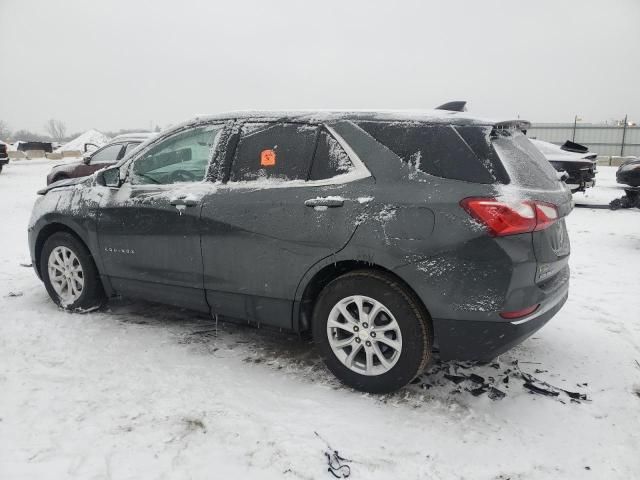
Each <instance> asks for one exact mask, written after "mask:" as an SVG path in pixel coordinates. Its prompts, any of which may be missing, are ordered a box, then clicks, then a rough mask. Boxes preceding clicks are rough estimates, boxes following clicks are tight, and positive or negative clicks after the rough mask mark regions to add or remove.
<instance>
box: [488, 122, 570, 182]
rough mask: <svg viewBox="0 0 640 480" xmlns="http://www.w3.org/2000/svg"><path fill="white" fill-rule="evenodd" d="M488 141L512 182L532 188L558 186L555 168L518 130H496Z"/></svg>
mask: <svg viewBox="0 0 640 480" xmlns="http://www.w3.org/2000/svg"><path fill="white" fill-rule="evenodd" d="M491 145H492V146H493V149H494V150H495V152H496V153H497V154H498V157H499V158H500V160H501V162H502V164H503V165H504V167H505V169H506V170H507V174H508V175H509V178H510V179H511V182H513V183H514V184H516V185H519V186H522V187H525V188H532V189H544V190H557V189H558V178H557V175H556V170H555V169H554V168H553V166H552V165H551V163H549V162H548V161H547V159H546V158H545V156H544V155H543V154H542V153H541V152H540V150H538V149H537V148H536V147H535V145H533V143H531V141H530V140H529V139H528V138H527V137H526V136H525V135H524V134H523V133H522V132H520V131H517V130H497V131H495V133H494V134H493V135H492V140H491Z"/></svg>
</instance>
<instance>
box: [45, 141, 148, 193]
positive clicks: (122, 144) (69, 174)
mask: <svg viewBox="0 0 640 480" xmlns="http://www.w3.org/2000/svg"><path fill="white" fill-rule="evenodd" d="M154 135H155V134H154V133H127V134H124V135H118V136H117V137H115V138H114V139H113V140H111V141H110V142H109V143H107V144H106V145H104V146H103V147H100V148H98V149H97V150H95V151H93V152H91V153H86V154H85V155H84V157H83V158H82V160H81V161H79V162H70V163H61V164H60V165H56V166H54V167H53V168H52V169H51V172H49V175H47V185H49V184H50V183H54V182H58V181H60V180H67V179H69V178H78V177H86V176H88V175H91V174H92V173H93V172H95V171H96V170H100V169H101V168H104V167H108V166H110V165H113V164H114V163H116V162H117V161H118V160H121V159H123V158H124V157H125V156H126V155H128V154H129V153H131V151H132V150H133V149H135V148H136V147H137V146H138V145H140V144H141V143H142V142H144V141H146V140H148V139H150V138H152V137H153V136H154Z"/></svg>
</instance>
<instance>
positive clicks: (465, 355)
mask: <svg viewBox="0 0 640 480" xmlns="http://www.w3.org/2000/svg"><path fill="white" fill-rule="evenodd" d="M568 294H569V282H566V283H565V284H564V285H563V286H562V288H561V289H559V290H558V291H557V292H556V293H555V294H554V295H553V296H552V297H551V298H548V299H546V301H545V302H544V303H543V304H540V307H538V309H537V310H536V311H535V312H533V313H532V314H531V315H528V316H526V317H523V318H520V319H517V320H452V319H444V318H434V319H433V326H434V330H435V335H436V340H437V342H438V345H439V348H440V357H441V358H442V359H443V360H476V361H490V360H493V359H494V358H496V357H497V356H498V355H500V354H502V353H504V352H506V351H508V350H510V349H511V348H513V347H515V346H516V345H518V344H519V343H522V342H523V341H524V340H526V339H527V338H528V337H529V336H531V335H532V334H534V333H535V332H536V331H538V330H539V329H540V328H542V327H543V326H544V325H545V324H546V323H547V322H548V321H549V320H551V318H553V316H554V315H555V314H556V313H558V311H559V310H560V309H561V308H562V306H563V305H564V303H565V302H566V301H567V298H568Z"/></svg>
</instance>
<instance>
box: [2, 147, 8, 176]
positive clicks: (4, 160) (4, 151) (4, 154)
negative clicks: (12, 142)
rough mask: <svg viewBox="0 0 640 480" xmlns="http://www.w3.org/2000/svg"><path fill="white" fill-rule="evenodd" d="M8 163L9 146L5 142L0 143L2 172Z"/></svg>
mask: <svg viewBox="0 0 640 480" xmlns="http://www.w3.org/2000/svg"><path fill="white" fill-rule="evenodd" d="M7 163H9V154H8V153H7V144H6V143H4V142H0V172H2V167H4V166H5V165H6V164H7Z"/></svg>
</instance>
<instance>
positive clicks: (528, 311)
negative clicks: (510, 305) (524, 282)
mask: <svg viewBox="0 0 640 480" xmlns="http://www.w3.org/2000/svg"><path fill="white" fill-rule="evenodd" d="M539 306H540V304H539V303H538V304H536V305H531V306H530V307H527V308H522V309H520V310H515V311H512V312H502V313H500V316H501V317H502V318H508V319H509V320H512V319H514V318H521V317H526V316H527V315H531V314H532V313H533V312H535V311H536V310H537V309H538V307H539Z"/></svg>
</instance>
